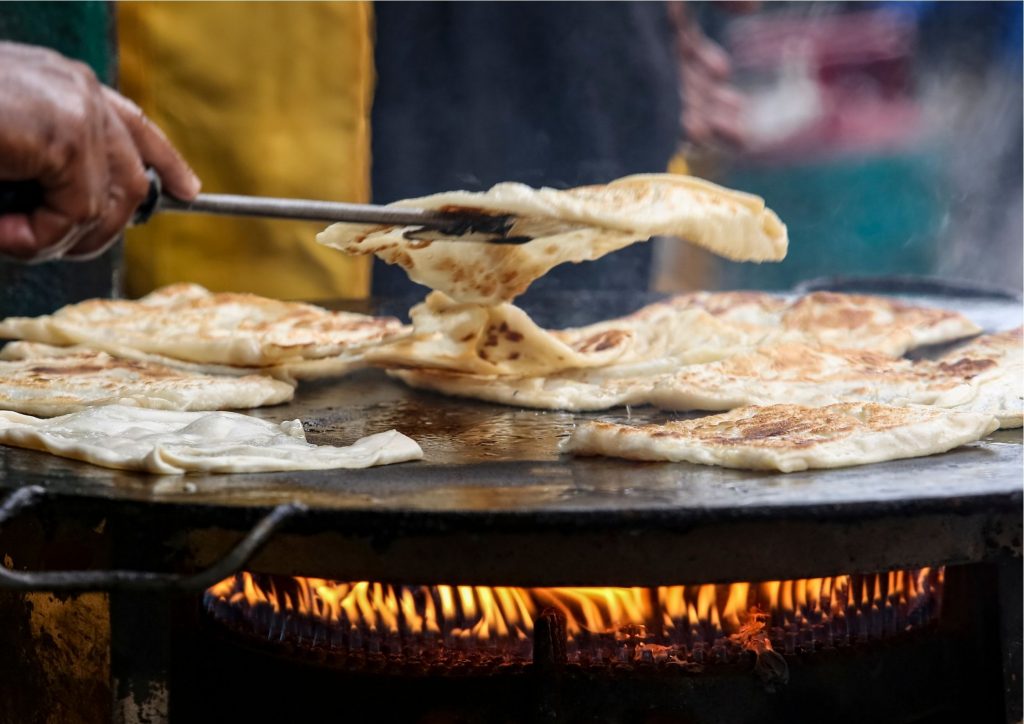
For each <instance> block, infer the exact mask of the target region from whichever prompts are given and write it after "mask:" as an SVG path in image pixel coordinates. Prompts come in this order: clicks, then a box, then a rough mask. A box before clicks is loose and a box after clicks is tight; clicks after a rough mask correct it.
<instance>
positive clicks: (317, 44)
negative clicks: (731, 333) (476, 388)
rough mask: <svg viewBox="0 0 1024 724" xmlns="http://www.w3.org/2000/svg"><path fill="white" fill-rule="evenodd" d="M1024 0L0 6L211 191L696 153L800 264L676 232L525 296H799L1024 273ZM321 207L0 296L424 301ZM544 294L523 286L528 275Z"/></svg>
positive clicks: (432, 185)
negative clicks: (326, 238) (140, 122)
mask: <svg viewBox="0 0 1024 724" xmlns="http://www.w3.org/2000/svg"><path fill="white" fill-rule="evenodd" d="M1021 36H1022V17H1021V3H1020V2H870V3H858V2H827V1H818V2H765V3H759V2H601V3H590V2H580V3H561V2H522V3H519V2H505V3H491V2H458V3H449V2H413V3H391V2H378V3H370V2H351V3H340V2H316V3H312V2H231V3H222V2H201V3H163V2H148V1H143V2H131V3H114V2H105V1H103V0H87V1H85V2H72V3H58V4H54V3H46V2H24V1H22V2H5V3H3V4H2V6H0V39H11V40H18V41H20V42H29V43H37V44H43V45H49V46H51V47H54V48H56V49H58V50H60V51H61V52H63V53H65V54H68V55H71V56H73V57H77V58H80V59H83V60H85V61H86V62H88V63H90V65H92V67H93V68H94V69H95V70H96V72H97V74H98V75H99V76H100V77H101V78H102V79H104V80H105V81H107V82H109V83H111V84H114V85H117V86H118V87H119V88H120V89H121V90H122V91H123V92H124V93H125V94H127V95H128V96H129V97H131V98H133V99H134V100H135V101H136V102H137V103H139V104H140V106H142V108H143V109H144V110H145V112H146V113H147V114H148V115H149V116H150V117H151V118H152V119H153V120H154V121H155V122H156V123H157V124H158V125H160V126H161V127H162V128H163V129H164V130H165V131H166V133H167V135H168V136H169V137H170V138H171V140H172V141H173V142H174V143H175V144H176V145H177V146H178V147H179V148H180V149H181V150H182V152H183V153H184V154H185V156H186V157H187V158H188V160H189V161H190V162H191V163H192V164H193V166H194V167H195V168H196V170H197V171H198V172H199V175H200V176H201V178H202V179H203V182H204V188H205V190H206V191H209V192H214V193H248V194H261V195H270V196H293V197H307V198H324V199H333V200H341V201H356V202H360V201H367V200H369V199H371V198H372V200H374V201H376V202H378V203H387V202H391V201H394V200H397V199H401V198H408V197H415V196H419V195H424V194H429V193H433V192H437V191H444V190H450V189H459V188H461V189H469V190H484V189H486V188H488V187H490V186H491V185H493V184H495V183H498V182H501V181H521V182H524V183H527V184H530V185H533V186H542V185H546V186H553V187H556V188H566V187H570V186H577V185H581V184H592V183H604V182H607V181H609V180H611V179H614V178H617V177H620V176H624V175H627V174H633V173H658V172H664V171H666V170H669V171H673V172H679V173H691V174H695V175H698V176H702V177H705V178H708V179H711V180H713V181H716V182H719V183H722V184H724V185H727V186H730V187H734V188H738V189H742V190H745V191H749V192H752V193H755V194H758V195H760V196H762V197H764V198H765V199H766V201H767V203H768V204H769V205H770V206H771V207H772V208H773V209H775V210H776V211H777V212H778V213H779V215H780V216H781V217H782V219H783V220H784V221H785V222H786V223H787V225H788V226H789V232H790V240H791V244H790V251H789V256H788V258H787V259H786V260H785V261H783V262H781V263H778V264H764V265H754V264H731V263H729V262H725V261H722V260H720V259H717V258H714V257H712V256H710V255H707V254H704V253H703V252H701V251H700V250H696V249H692V248H690V247H689V246H688V245H686V244H682V243H679V242H677V241H673V240H656V241H655V242H654V243H650V244H637V245H635V246H633V247H631V248H629V249H626V250H623V251H621V252H618V253H616V254H613V255H610V256H609V257H606V258H605V259H602V260H599V261H597V262H592V263H587V264H580V265H565V266H562V267H558V268H556V269H555V270H554V271H553V272H552V273H551V274H550V275H548V276H547V277H545V278H543V279H541V280H539V281H538V282H537V283H536V285H535V287H534V289H533V290H536V291H539V292H543V291H545V290H550V289H573V288H600V289H604V290H616V289H623V290H627V289H628V290H632V291H635V290H638V289H642V290H658V291H678V290H687V289H694V288H707V289H725V288H760V289H788V288H791V287H792V286H793V285H794V284H796V283H798V282H801V281H803V280H807V279H810V278H814V277H819V276H823V275H837V274H844V275H882V274H912V275H926V276H939V277H944V278H951V279H957V280H963V281H969V282H977V283H979V284H982V285H983V286H985V287H987V288H990V289H1008V290H1013V291H1016V292H1018V293H1019V292H1020V290H1021V287H1022V263H1024V262H1022V234H1024V231H1022V207H1021V193H1022V191H1021V178H1022V168H1021V158H1022V146H1021V137H1022V122H1021V116H1022V110H1021V109H1022V90H1021V89H1022V68H1021V64H1022V60H1021ZM318 229H319V225H317V224H300V223H294V222H280V221H268V220H258V219H227V218H212V217H200V216H194V217H189V216H182V215H177V216H175V215H166V216H162V215H158V217H157V218H155V219H154V220H152V221H151V222H149V223H148V224H147V225H146V226H145V227H143V228H140V229H134V230H130V231H129V233H128V238H127V242H126V244H124V245H123V248H122V247H121V246H120V245H119V246H118V247H115V248H114V249H112V250H111V251H110V252H108V253H107V254H105V255H104V256H103V257H101V258H100V259H98V260H96V261H94V262H90V263H88V264H84V265H83V264H65V263H60V262H58V263H51V264H44V265H41V266H38V267H24V266H21V265H12V264H6V265H5V264H3V263H2V262H0V315H5V314H40V313H45V312H48V311H52V310H53V309H55V308H57V307H59V306H61V305H62V304H65V303H68V302H71V301H76V300H79V299H82V298H85V297H89V296H105V295H110V294H127V295H128V296H138V295H141V294H144V293H146V292H148V291H150V290H151V289H153V288H154V287H156V286H160V285H163V284H168V283H172V282H176V281H193V282H198V283H201V284H204V285H206V286H207V287H209V288H211V289H214V290H234V291H251V292H256V293H261V294H265V295H268V296H275V297H279V298H302V299H310V300H323V299H337V298H362V297H366V296H367V295H369V294H372V295H374V296H378V297H403V298H404V297H409V296H422V294H423V293H424V289H423V288H422V287H419V286H416V285H414V284H412V283H411V282H409V280H408V279H407V278H406V276H405V274H404V273H403V272H402V271H401V270H399V269H396V268H394V267H387V266H386V265H384V264H381V263H379V262H376V261H373V262H372V263H371V261H370V260H369V259H365V258H348V257H344V256H343V255H340V254H338V253H336V252H334V251H332V250H329V249H325V248H323V247H319V246H318V245H317V244H316V243H315V242H314V235H315V233H316V232H317V231H318ZM533 290H531V291H533Z"/></svg>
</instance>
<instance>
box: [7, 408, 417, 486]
mask: <svg viewBox="0 0 1024 724" xmlns="http://www.w3.org/2000/svg"><path fill="white" fill-rule="evenodd" d="M0 443H2V444H4V445H14V446H16V447H23V448H29V449H31V450H43V451H46V452H49V453H52V454H54V455H58V456H60V457H65V458H72V459H74V460H81V461H84V462H87V463H92V464H93V465H101V466H103V467H107V468H116V469H120V470H138V471H141V472H147V473H163V474H173V473H198V472H206V473H255V472H273V471H281V470H327V469H332V468H367V467H370V466H373V465H387V464H389V463H398V462H405V461H408V460H419V459H421V458H422V457H423V451H422V450H421V449H420V446H419V445H417V444H416V442H415V441H413V440H411V439H410V438H408V437H406V436H405V435H402V434H401V433H399V432H396V431H395V430H389V431H387V432H382V433H378V434H375V435H370V436H368V437H364V438H362V439H360V440H357V441H356V442H355V443H353V444H352V445H350V446H348V447H332V446H329V445H313V444H310V443H308V442H306V436H305V433H304V432H303V429H302V423H301V422H299V421H298V420H291V421H289V422H282V423H274V422H269V421H267V420H261V419H259V418H255V417H250V416H248V415H240V414H237V413H234V412H170V411H167V410H147V409H142V408H138V407H125V406H122V405H108V406H106V407H95V408H91V409H88V410H85V411H83V412H76V413H72V414H70V415H62V416H61V417H54V418H51V419H49V420H42V419H39V418H36V417H31V416H29V415H22V414H19V413H17V412H2V411H0Z"/></svg>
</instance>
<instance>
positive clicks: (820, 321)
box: [663, 292, 981, 357]
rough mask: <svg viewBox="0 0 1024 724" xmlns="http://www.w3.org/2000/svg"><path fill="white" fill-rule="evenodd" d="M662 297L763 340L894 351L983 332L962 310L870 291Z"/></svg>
mask: <svg viewBox="0 0 1024 724" xmlns="http://www.w3.org/2000/svg"><path fill="white" fill-rule="evenodd" d="M663 303H664V304H669V305H671V306H673V307H675V308H677V309H691V308H697V309H703V310H704V311H706V312H708V313H709V314H712V315H713V316H715V317H717V318H718V319H720V320H722V321H724V322H728V323H730V324H733V325H736V326H737V327H740V328H742V329H744V330H747V331H748V332H758V331H759V332H761V333H762V337H761V340H760V341H761V342H762V343H770V342H784V341H793V342H801V341H803V342H813V343H816V344H823V345H826V346H830V347H839V348H843V349H865V350H871V351H874V352H880V353H882V354H888V355H892V356H894V357H898V356H900V355H903V354H905V353H906V352H908V351H910V350H912V349H916V348H918V347H923V346H927V345H933V344H941V343H944V342H950V341H953V340H957V339H962V338H964V337H970V336H972V335H975V334H978V333H979V332H981V328H980V327H979V326H978V325H976V324H975V323H974V322H972V321H971V320H969V319H968V318H967V317H965V316H964V315H962V314H960V313H959V312H953V311H950V310H946V309H936V308H934V307H921V306H916V305H911V304H906V303H904V302H901V301H898V300H895V299H890V298H888V297H880V296H871V295H866V294H840V293H837V292H813V293H811V294H807V295H805V296H803V297H799V298H797V299H795V300H792V301H787V300H786V299H785V298H783V297H779V296H776V295H772V294H766V293H763V292H693V293H690V294H681V295H678V296H676V297H673V298H671V299H669V300H667V301H666V302H663Z"/></svg>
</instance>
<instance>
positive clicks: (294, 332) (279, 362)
mask: <svg viewBox="0 0 1024 724" xmlns="http://www.w3.org/2000/svg"><path fill="white" fill-rule="evenodd" d="M407 331H408V330H407V329H406V328H405V327H404V326H403V325H402V324H401V323H400V322H399V321H398V320H397V319H393V318H390V317H370V316H367V315H363V314H354V313H350V312H330V311H328V310H326V309H322V308H320V307H316V306H314V305H311V304H301V303H298V302H281V301H277V300H274V299H267V298H265V297H259V296H256V295H254V294H234V293H216V294H215V293H213V292H209V291H207V290H206V289H204V288H202V287H200V286H197V285H195V284H174V285H171V286H168V287H164V288H162V289H158V290H157V291H155V292H153V293H151V294H148V295H146V296H145V297H142V298H141V299H139V300H136V301H126V300H115V299H92V300H88V301H85V302H81V303H79V304H72V305H68V306H66V307H63V308H62V309H60V310H58V311H57V312H55V313H54V314H51V315H45V316H41V317H9V318H7V319H5V320H3V321H2V322H0V338H6V339H23V340H29V341H33V342H44V343H48V344H56V345H71V344H85V345H88V346H90V347H93V348H96V349H101V350H104V351H108V352H110V353H112V354H123V353H124V352H125V350H134V351H136V352H141V353H144V354H147V355H160V356H164V357H169V358H174V359H178V360H184V361H186V362H196V363H202V364H213V365H226V366H232V367H266V368H271V367H284V368H287V367H290V366H293V365H294V366H297V368H299V369H301V368H302V365H303V364H304V363H306V362H309V361H321V360H329V359H330V360H332V361H334V362H335V363H336V365H340V367H339V368H342V369H343V368H345V367H346V366H351V365H353V364H355V363H357V362H358V355H357V354H354V353H358V352H359V351H360V350H361V349H363V348H365V347H367V346H370V345H373V344H376V343H378V342H380V341H382V340H385V339H390V338H394V337H397V336H400V335H402V334H405V333H407ZM320 364H321V365H327V364H328V363H326V362H320Z"/></svg>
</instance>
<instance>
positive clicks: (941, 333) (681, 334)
mask: <svg viewBox="0 0 1024 724" xmlns="http://www.w3.org/2000/svg"><path fill="white" fill-rule="evenodd" d="M442 300H443V301H442ZM474 310H475V311H474ZM491 315H494V316H491ZM513 317H514V318H515V320H516V321H515V323H514V324H513V323H511V322H510V321H509V320H511V319H512V318H513ZM499 320H500V323H498V321H499ZM502 324H505V325H506V326H505V330H506V331H507V330H509V329H511V330H513V331H514V332H520V331H521V330H529V331H528V332H526V333H524V334H522V336H521V337H520V336H519V335H518V334H516V335H515V339H514V341H510V340H509V339H508V337H507V335H505V334H504V333H503V332H502V326H501V325H502ZM413 327H414V331H413V334H412V335H410V336H408V337H406V338H404V339H402V340H399V341H397V342H395V343H385V344H383V345H380V346H379V347H376V348H374V349H373V350H371V351H370V352H369V353H368V359H369V360H370V361H371V362H373V363H374V364H377V365H380V366H384V367H387V368H389V369H390V370H391V373H392V374H393V375H394V376H395V377H397V378H399V379H401V380H403V381H404V382H405V383H406V384H409V385H411V386H413V387H417V388H420V389H427V390H431V391H435V392H441V393H444V394H449V395H456V396H461V397H472V398H476V399H483V400H487V401H490V402H500V403H503V404H510V405H518V406H523V407H535V408H541V409H564V410H600V409H606V408H608V407H614V406H617V405H625V404H630V405H642V404H651V403H654V404H658V405H661V406H663V407H666V408H667V409H710V410H722V409H730V408H731V407H735V406H739V405H743V404H755V403H761V404H769V403H774V402H803V403H806V404H829V403H833V402H839V401H844V400H867V401H880V402H888V403H891V404H904V403H908V402H929V403H934V402H935V401H937V400H938V399H939V398H940V397H942V399H943V400H953V399H955V397H956V395H955V394H954V391H955V390H956V389H958V388H960V387H962V386H963V385H964V384H965V383H966V382H967V381H968V380H970V379H971V378H972V377H973V376H974V375H976V374H977V373H978V372H979V371H980V369H979V366H980V367H982V368H987V367H991V366H993V365H992V363H986V362H984V360H979V361H978V362H977V365H973V366H971V365H966V364H965V365H960V366H959V367H956V368H950V367H948V366H945V367H942V366H935V365H934V364H933V363H921V364H920V365H916V366H915V365H914V364H913V363H911V362H909V361H905V360H901V359H899V358H897V357H895V356H893V355H896V354H899V353H900V352H902V351H903V350H905V349H912V348H915V347H917V346H918V345H921V344H933V343H935V342H937V341H940V340H942V341H948V340H951V339H956V338H958V337H962V336H965V335H969V334H972V333H973V332H974V331H976V330H977V327H976V326H975V325H974V324H973V323H972V322H971V321H970V320H968V319H966V318H965V317H963V316H962V315H960V314H957V313H954V312H947V311H945V310H935V309H930V308H924V307H914V306H911V305H907V304H902V303H899V302H894V301H892V300H889V299H885V298H880V297H871V296H863V295H843V294H831V293H828V294H825V293H815V294H811V295H808V296H806V297H802V298H799V299H796V300H787V299H785V298H782V297H778V296H775V295H770V294H764V293H760V292H721V293H711V292H698V293H693V294H684V295H679V296H676V297H672V298H670V299H667V300H665V301H663V302H657V303H654V304H651V305H648V306H646V307H644V308H642V309H640V310H639V311H637V312H635V313H633V314H630V315H627V316H625V317H620V318H617V319H612V320H608V321H606V322H599V323H597V324H592V325H588V326H586V327H579V328H574V329H566V330H556V331H552V330H543V329H541V328H539V327H538V326H537V325H535V324H533V322H532V321H531V320H529V318H528V317H527V316H526V315H525V314H524V313H523V312H522V311H521V310H519V309H518V308H516V307H514V306H512V305H509V304H504V305H500V306H497V307H490V308H482V307H478V306H475V305H465V304H462V305H460V304H456V303H454V302H451V300H448V299H447V297H443V295H437V294H436V293H435V294H432V295H431V296H430V297H428V300H427V303H425V304H423V305H420V306H418V307H417V308H416V309H415V311H414V314H413ZM834 339H843V340H846V342H845V345H844V347H843V348H839V347H830V346H829V345H828V344H827V342H828V341H829V340H834ZM534 349H536V350H542V351H543V353H534V352H533V350H534ZM549 350H555V353H553V354H551V353H549ZM513 357H514V359H513ZM691 365H692V366H691ZM960 394H961V397H963V396H964V395H968V394H969V392H968V391H967V390H966V388H964V389H963V390H961V391H960ZM788 395H795V396H793V397H790V396H788ZM963 399H966V397H964V398H963ZM949 404H953V403H952V402H950V403H949Z"/></svg>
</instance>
